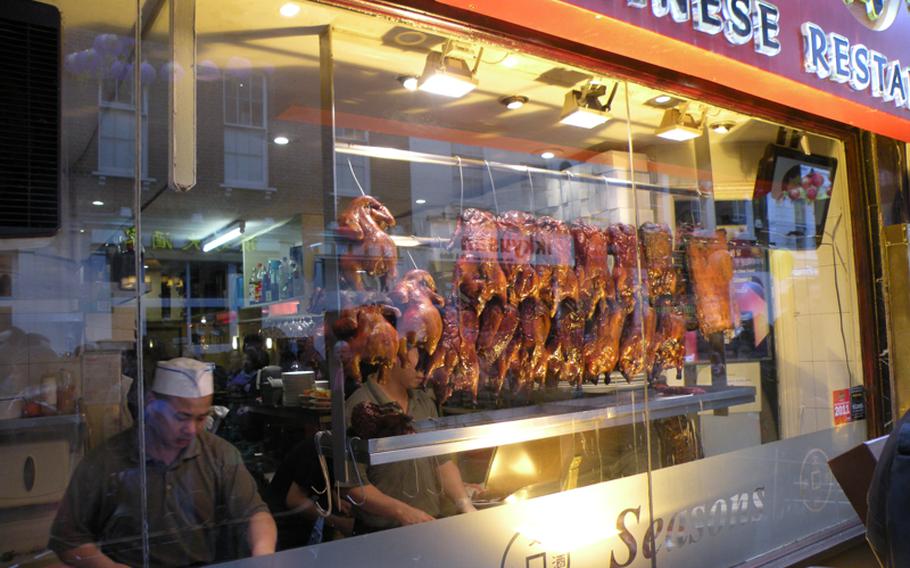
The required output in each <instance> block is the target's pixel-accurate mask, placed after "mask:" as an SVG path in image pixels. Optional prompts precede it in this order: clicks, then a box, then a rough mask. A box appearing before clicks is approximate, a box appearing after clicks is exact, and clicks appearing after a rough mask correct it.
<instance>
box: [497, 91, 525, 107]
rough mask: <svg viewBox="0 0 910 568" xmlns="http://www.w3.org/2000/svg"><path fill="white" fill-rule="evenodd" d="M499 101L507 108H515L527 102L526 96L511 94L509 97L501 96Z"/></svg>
mask: <svg viewBox="0 0 910 568" xmlns="http://www.w3.org/2000/svg"><path fill="white" fill-rule="evenodd" d="M499 102H500V103H502V104H504V105H505V107H506V108H507V109H509V110H517V109H520V108H521V107H523V106H525V104H527V102H528V97H523V96H521V95H512V96H511V97H503V98H501V99H499Z"/></svg>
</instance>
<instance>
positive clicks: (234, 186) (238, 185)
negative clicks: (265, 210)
mask: <svg viewBox="0 0 910 568" xmlns="http://www.w3.org/2000/svg"><path fill="white" fill-rule="evenodd" d="M218 186H219V187H222V188H224V189H249V190H252V191H265V192H268V193H275V192H276V191H278V188H277V187H267V186H264V185H253V184H249V183H231V182H224V183H220V184H218Z"/></svg>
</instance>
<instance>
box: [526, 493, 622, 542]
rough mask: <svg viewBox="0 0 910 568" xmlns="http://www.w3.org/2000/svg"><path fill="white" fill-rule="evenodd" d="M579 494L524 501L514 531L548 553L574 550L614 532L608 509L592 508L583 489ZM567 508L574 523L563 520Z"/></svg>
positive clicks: (615, 533)
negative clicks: (534, 542) (517, 525)
mask: <svg viewBox="0 0 910 568" xmlns="http://www.w3.org/2000/svg"><path fill="white" fill-rule="evenodd" d="M580 493H581V494H580V495H576V494H575V492H569V493H560V494H556V495H551V496H548V497H544V498H541V499H535V500H532V501H527V502H524V504H523V505H522V506H523V507H524V509H523V512H522V515H521V518H522V519H527V521H526V522H525V524H523V525H522V526H521V527H519V528H518V529H516V530H517V531H518V532H520V533H521V534H522V535H523V536H524V537H526V538H527V539H529V540H532V541H537V542H539V543H540V544H541V546H542V547H543V548H544V549H545V550H547V551H552V552H574V551H576V550H579V549H582V548H585V547H588V546H591V545H592V544H596V543H598V542H601V541H604V540H607V539H609V538H613V537H614V536H616V535H618V534H619V531H618V530H616V529H615V528H612V519H610V518H609V514H608V512H607V511H606V510H604V509H601V508H598V507H592V506H591V503H590V501H589V499H590V497H589V496H588V495H587V492H584V491H582V492H580ZM569 511H571V514H572V517H573V519H575V520H577V521H578V522H577V523H575V522H573V523H566V522H565V515H566V514H567V513H568V512H569Z"/></svg>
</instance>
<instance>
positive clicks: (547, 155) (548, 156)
mask: <svg viewBox="0 0 910 568" xmlns="http://www.w3.org/2000/svg"><path fill="white" fill-rule="evenodd" d="M540 157H541V158H543V159H544V160H552V159H553V158H555V157H556V153H555V152H552V151H550V150H544V151H543V152H541V153H540Z"/></svg>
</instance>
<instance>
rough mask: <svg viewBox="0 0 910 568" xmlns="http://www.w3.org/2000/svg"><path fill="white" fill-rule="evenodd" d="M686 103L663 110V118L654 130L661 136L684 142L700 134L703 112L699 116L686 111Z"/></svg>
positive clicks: (702, 125) (703, 119)
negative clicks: (696, 116)
mask: <svg viewBox="0 0 910 568" xmlns="http://www.w3.org/2000/svg"><path fill="white" fill-rule="evenodd" d="M688 106H689V105H688V103H686V104H684V105H681V106H680V107H677V108H670V109H667V110H666V111H665V112H664V117H663V120H661V122H660V126H659V127H658V128H657V130H656V131H655V132H654V133H655V134H657V135H658V136H660V137H661V138H666V139H667V140H673V141H674V142H684V141H686V140H692V139H693V138H698V137H699V136H701V135H702V130H703V129H704V121H705V113H704V112H702V115H701V118H698V119H696V118H695V116H694V115H693V114H692V113H691V112H689V111H688Z"/></svg>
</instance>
